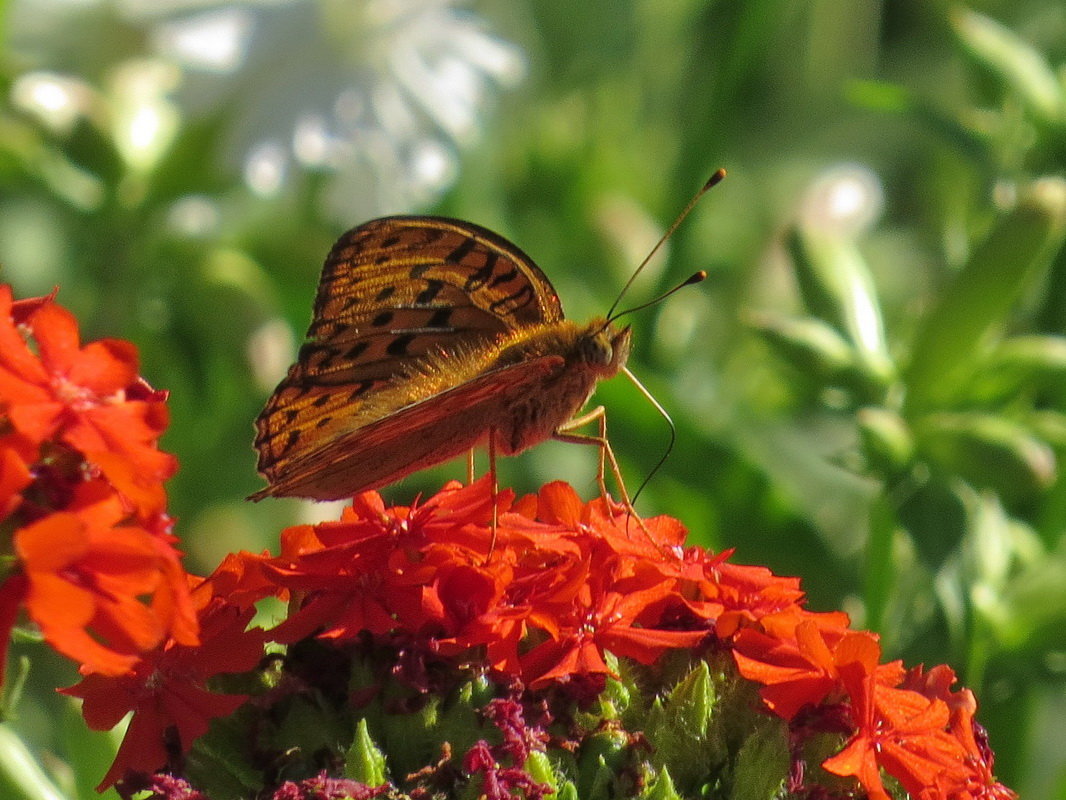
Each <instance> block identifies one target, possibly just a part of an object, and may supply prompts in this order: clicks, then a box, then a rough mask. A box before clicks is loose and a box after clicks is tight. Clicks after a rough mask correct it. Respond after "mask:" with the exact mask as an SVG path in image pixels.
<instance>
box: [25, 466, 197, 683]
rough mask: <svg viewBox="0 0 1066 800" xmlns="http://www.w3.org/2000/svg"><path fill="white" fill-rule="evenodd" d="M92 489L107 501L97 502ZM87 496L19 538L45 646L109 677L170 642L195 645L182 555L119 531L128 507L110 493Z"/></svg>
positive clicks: (158, 541)
mask: <svg viewBox="0 0 1066 800" xmlns="http://www.w3.org/2000/svg"><path fill="white" fill-rule="evenodd" d="M93 489H102V491H103V492H107V494H105V496H104V497H103V498H99V497H91V495H93V494H94V492H93V491H92V490H93ZM80 494H82V495H90V500H91V502H86V503H85V504H83V505H80V506H78V505H76V506H75V510H73V511H61V512H56V513H53V514H50V515H48V516H46V517H44V518H42V519H40V520H38V521H37V522H34V523H32V524H30V525H28V526H27V527H25V528H22V529H20V530H18V531H17V532H16V534H15V550H16V553H17V555H18V557H19V560H20V563H21V567H22V574H23V575H24V576H25V577H24V581H25V585H26V597H25V604H26V609H27V611H28V613H29V615H30V617H31V618H32V619H33V620H34V621H35V622H36V623H37V624H38V625H39V626H40V628H41V631H42V632H43V633H44V637H45V639H46V640H47V641H48V642H49V644H51V645H52V646H53V647H54V648H55V649H56V650H58V651H59V652H61V653H63V654H64V655H66V656H68V657H70V658H72V659H75V660H76V661H79V662H80V663H81V664H82V665H83V669H87V670H90V671H93V672H100V673H103V674H106V675H117V674H121V673H122V672H124V671H125V670H127V669H129V668H130V667H131V666H132V665H133V664H134V663H135V662H136V661H137V658H138V655H139V654H140V653H142V652H143V651H145V650H150V649H151V648H153V647H155V646H156V645H158V644H159V643H160V642H161V641H163V639H164V638H165V637H167V636H168V635H169V636H172V637H174V638H175V639H176V640H177V641H179V642H181V643H183V644H195V643H196V641H197V638H196V620H195V616H194V613H193V609H192V607H191V604H190V602H189V599H188V591H187V586H186V576H185V573H184V571H183V570H182V568H181V565H180V562H179V554H178V553H177V551H175V550H174V549H173V548H172V547H171V546H170V544H169V542H168V541H167V540H166V539H165V538H163V537H161V536H159V535H157V534H154V533H151V532H149V531H147V530H145V529H144V528H141V527H138V526H134V525H122V524H119V523H120V522H121V521H122V516H123V511H122V507H121V503H120V501H119V500H118V499H117V498H116V497H115V496H114V494H113V493H110V491H109V490H108V489H107V487H102V485H101V484H96V485H95V486H94V485H93V484H83V485H82V487H80ZM142 598H150V599H151V601H150V602H149V603H145V602H144V601H143V599H142Z"/></svg>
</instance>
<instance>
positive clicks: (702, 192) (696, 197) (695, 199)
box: [607, 169, 725, 319]
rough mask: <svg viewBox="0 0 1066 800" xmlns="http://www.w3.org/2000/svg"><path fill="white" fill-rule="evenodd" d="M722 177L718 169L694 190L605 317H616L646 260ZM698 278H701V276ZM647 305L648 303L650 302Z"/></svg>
mask: <svg viewBox="0 0 1066 800" xmlns="http://www.w3.org/2000/svg"><path fill="white" fill-rule="evenodd" d="M723 178H725V170H724V169H719V170H718V171H717V172H715V173H714V174H713V175H712V176H711V177H710V178H708V179H707V182H706V183H705V184H703V186H701V187H700V189H699V191H698V192H696V194H695V195H693V197H692V199H691V200H689V201H688V205H686V206H685V208H684V210H683V211H682V212H681V213H680V214H678V215H677V219H675V220H674V222H673V224H672V225H671V226H670V227H669V228H668V229H667V231H666V233H664V234H663V236H662V238H661V239H660V240H659V241H658V242H657V243H656V245H655V247H653V248H652V249H651V252H650V253H648V255H647V256H645V257H644V260H643V261H641V262H640V266H638V267H637V268H636V269H635V270H633V274H632V275H630V276H629V280H628V281H626V284H625V286H623V287H622V291H620V292H619V293H618V297H616V298H615V301H614V303H612V304H611V308H610V310H609V311H608V312H607V319H617V318H618V317H616V316H615V313H614V310H615V309H616V308H618V304H619V303H620V302H622V298H623V297H624V296H625V293H626V292H627V291H629V287H630V286H632V285H633V281H635V280H636V279H637V276H638V275H639V274H640V273H641V272H643V270H644V268H645V267H646V266H648V262H649V261H651V260H652V257H653V256H654V255H655V254H656V253H658V252H659V249H660V248H661V247H662V246H663V245H664V244H665V243H666V240H667V239H669V238H670V237H671V236H673V235H674V231H676V230H677V228H678V226H679V225H680V224H681V223H682V222H683V221H684V219H685V217H687V216H688V215H689V212H690V211H692V209H693V208H695V207H696V203H698V202H699V201H700V198H701V197H703V195H705V194H706V193H707V190H708V189H710V188H711V187H712V186H716V185H717V184H719V183H721V182H722V179H723ZM700 280H702V278H701V279H700ZM690 283H696V281H693V280H692V279H691V278H690V279H689V280H687V281H685V283H683V284H681V286H687V285H689V284H690ZM681 286H678V287H675V288H674V289H673V290H671V291H670V292H667V293H666V295H669V294H672V293H673V292H674V291H677V289H680V288H681ZM666 295H663V297H666ZM661 299H662V297H660V298H657V299H656V300H654V301H653V302H658V301H659V300H661ZM647 305H650V303H649V304H647ZM640 308H644V306H640ZM635 310H636V309H630V311H635ZM622 313H623V314H625V313H629V312H627V311H624V312H622ZM618 316H621V314H619V315H618Z"/></svg>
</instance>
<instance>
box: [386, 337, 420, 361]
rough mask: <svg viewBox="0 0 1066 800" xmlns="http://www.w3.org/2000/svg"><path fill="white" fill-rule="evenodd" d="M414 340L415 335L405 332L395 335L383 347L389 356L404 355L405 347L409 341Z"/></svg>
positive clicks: (405, 353)
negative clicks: (386, 345)
mask: <svg viewBox="0 0 1066 800" xmlns="http://www.w3.org/2000/svg"><path fill="white" fill-rule="evenodd" d="M414 340H415V335H414V334H411V333H405V334H403V335H402V336H397V337H396V338H395V339H393V340H392V341H391V342H389V344H388V347H386V348H385V352H386V353H387V354H388V355H390V356H405V355H407V348H408V347H409V346H410V344H411V342H413V341H414Z"/></svg>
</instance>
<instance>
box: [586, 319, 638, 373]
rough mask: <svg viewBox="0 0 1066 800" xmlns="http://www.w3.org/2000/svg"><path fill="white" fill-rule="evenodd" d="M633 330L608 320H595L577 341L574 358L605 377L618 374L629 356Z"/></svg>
mask: <svg viewBox="0 0 1066 800" xmlns="http://www.w3.org/2000/svg"><path fill="white" fill-rule="evenodd" d="M631 338H632V330H631V329H630V327H629V326H628V325H626V326H624V327H621V328H616V327H615V326H614V325H612V324H611V323H610V322H607V321H606V320H599V321H594V322H593V323H592V324H591V325H589V327H588V328H587V329H586V334H585V335H584V336H581V337H580V338H579V339H578V341H577V346H576V348H575V352H574V360H575V361H576V362H578V363H581V364H583V365H585V366H587V367H588V368H590V369H591V370H592V371H594V372H597V373H599V374H600V375H602V376H604V377H610V376H612V375H616V374H618V372H620V371H621V369H622V367H624V366H625V365H626V360H627V359H628V358H629V343H630V339H631Z"/></svg>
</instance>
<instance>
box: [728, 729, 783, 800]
mask: <svg viewBox="0 0 1066 800" xmlns="http://www.w3.org/2000/svg"><path fill="white" fill-rule="evenodd" d="M790 764H791V756H790V754H789V750H788V735H787V731H786V726H785V723H784V722H783V721H782V720H779V719H766V720H765V721H764V722H763V724H761V725H760V726H759V727H758V728H757V729H756V730H755V732H754V733H752V734H751V735H750V736H748V738H747V739H745V740H744V744H743V745H741V748H740V752H738V753H737V760H736V768H735V771H734V775H733V790H732V792H730V795H729V796H730V800H774V799H775V798H780V797H783V796H784V795H785V785H786V781H787V780H788V770H789V766H790Z"/></svg>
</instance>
